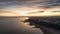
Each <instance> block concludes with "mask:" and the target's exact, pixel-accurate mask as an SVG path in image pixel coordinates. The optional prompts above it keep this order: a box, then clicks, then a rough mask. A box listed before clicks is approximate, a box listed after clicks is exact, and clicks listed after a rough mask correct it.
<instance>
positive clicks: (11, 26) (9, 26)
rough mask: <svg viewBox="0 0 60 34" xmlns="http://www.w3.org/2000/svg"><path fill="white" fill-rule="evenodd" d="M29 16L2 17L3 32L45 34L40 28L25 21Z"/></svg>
mask: <svg viewBox="0 0 60 34" xmlns="http://www.w3.org/2000/svg"><path fill="white" fill-rule="evenodd" d="M25 19H28V18H27V17H20V18H12V17H0V34H1V33H4V34H5V33H19V34H43V33H42V31H41V30H40V29H38V28H32V26H30V25H29V23H23V21H24V20H25Z"/></svg>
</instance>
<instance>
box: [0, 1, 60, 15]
mask: <svg viewBox="0 0 60 34" xmlns="http://www.w3.org/2000/svg"><path fill="white" fill-rule="evenodd" d="M38 11H49V12H50V11H60V0H0V16H2V15H3V16H4V14H6V15H7V14H8V15H12V16H13V15H21V14H22V15H26V14H25V13H29V12H38ZM59 13H60V12H59Z"/></svg>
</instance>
